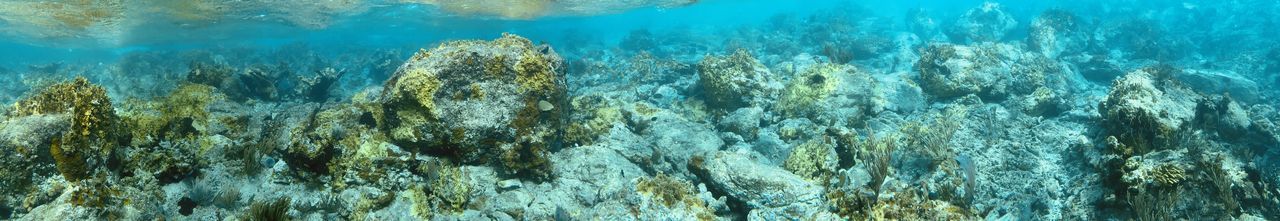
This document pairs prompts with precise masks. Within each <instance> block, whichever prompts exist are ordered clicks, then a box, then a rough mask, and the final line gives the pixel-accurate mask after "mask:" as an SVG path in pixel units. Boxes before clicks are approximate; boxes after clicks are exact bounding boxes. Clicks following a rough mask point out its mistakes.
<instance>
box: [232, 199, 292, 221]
mask: <svg viewBox="0 0 1280 221" xmlns="http://www.w3.org/2000/svg"><path fill="white" fill-rule="evenodd" d="M292 203H293V200H292V199H290V198H289V197H280V198H277V199H275V200H268V201H259V202H254V203H253V205H252V206H249V208H248V209H246V210H245V212H244V214H242V215H240V219H242V220H248V221H285V220H292V218H290V217H289V207H291V205H292Z"/></svg>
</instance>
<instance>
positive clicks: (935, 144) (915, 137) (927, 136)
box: [902, 106, 968, 166]
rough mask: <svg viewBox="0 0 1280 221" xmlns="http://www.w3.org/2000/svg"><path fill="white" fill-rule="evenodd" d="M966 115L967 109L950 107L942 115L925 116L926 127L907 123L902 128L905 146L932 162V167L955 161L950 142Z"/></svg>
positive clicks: (917, 123)
mask: <svg viewBox="0 0 1280 221" xmlns="http://www.w3.org/2000/svg"><path fill="white" fill-rule="evenodd" d="M967 114H968V109H967V107H963V106H952V107H949V108H946V109H945V110H943V113H932V114H929V115H927V116H928V117H927V118H930V119H929V121H930V122H929V123H928V125H925V124H923V123H919V122H911V123H907V125H906V126H904V127H903V128H902V133H903V134H905V140H906V143H905V145H906V146H907V147H908V148H910V149H911V150H912V151H916V152H918V153H922V154H924V155H925V156H927V157H929V159H930V160H931V161H932V162H933V164H934V166H938V165H940V164H943V163H948V162H951V161H952V160H953V159H955V155H956V154H955V151H954V150H952V149H951V140H952V139H954V137H955V134H956V131H957V130H959V129H960V125H961V120H963V119H964V118H965V116H966V115H967Z"/></svg>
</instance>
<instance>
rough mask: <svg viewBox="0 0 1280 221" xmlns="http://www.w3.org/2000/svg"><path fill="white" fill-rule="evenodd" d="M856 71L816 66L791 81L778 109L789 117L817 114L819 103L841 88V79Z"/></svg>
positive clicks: (783, 93)
mask: <svg viewBox="0 0 1280 221" xmlns="http://www.w3.org/2000/svg"><path fill="white" fill-rule="evenodd" d="M852 71H854V70H853V69H852V68H851V67H849V66H842V65H835V64H820V65H814V66H812V67H809V68H807V69H805V70H804V71H802V72H800V73H799V74H797V75H796V76H795V77H794V78H792V79H791V82H790V83H788V84H787V87H786V89H784V90H783V91H782V98H781V99H779V100H778V104H777V108H778V110H781V111H782V113H784V114H786V115H788V116H805V115H809V114H812V113H814V112H817V111H819V110H817V109H818V105H819V102H821V101H822V100H824V99H826V98H827V97H828V96H831V94H832V93H834V92H835V90H836V88H837V87H839V86H840V82H841V81H843V80H841V78H842V77H843V76H845V75H848V74H849V73H850V72H852Z"/></svg>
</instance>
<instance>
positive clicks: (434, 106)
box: [379, 35, 568, 177]
mask: <svg viewBox="0 0 1280 221" xmlns="http://www.w3.org/2000/svg"><path fill="white" fill-rule="evenodd" d="M561 63H562V61H561V59H560V57H559V56H558V55H556V54H555V52H553V51H551V49H550V48H549V47H547V46H538V45H534V44H533V43H532V42H530V41H529V40H528V39H524V38H521V37H518V36H515V35H505V36H503V37H502V38H499V39H497V40H493V41H455V42H449V43H445V44H441V45H440V46H439V47H437V48H435V49H432V50H430V51H422V52H419V53H417V54H416V55H414V56H413V58H411V59H410V60H409V61H407V62H405V65H404V66H402V67H400V69H399V70H397V71H396V74H395V75H394V76H392V78H391V80H388V81H387V84H386V90H385V91H384V92H383V96H382V100H383V102H384V103H383V108H384V109H385V111H386V112H385V113H382V116H381V117H380V119H381V120H380V121H379V122H380V124H381V125H382V126H383V127H386V128H387V129H389V135H390V137H391V139H392V140H393V141H395V142H396V143H398V144H400V145H401V146H405V147H409V148H411V149H418V150H420V151H423V152H428V153H435V154H442V155H452V156H458V157H459V158H460V159H461V160H462V161H463V162H484V161H488V160H490V159H498V160H499V161H500V162H498V163H500V164H501V165H503V166H504V168H505V170H503V171H504V172H507V173H513V174H522V175H528V176H530V177H544V176H546V175H547V174H548V171H547V169H548V168H549V162H547V160H546V157H547V155H548V154H549V151H551V150H552V149H553V148H558V146H559V145H560V142H561V140H560V139H561V138H560V135H561V132H560V131H561V130H562V129H563V128H562V125H563V124H564V122H563V121H562V115H563V114H562V111H564V109H565V106H566V105H565V104H567V102H568V101H567V100H566V99H567V98H566V97H565V86H564V83H565V82H564V73H563V71H564V70H563V69H562V67H561V66H562V64H561ZM556 106H559V108H556Z"/></svg>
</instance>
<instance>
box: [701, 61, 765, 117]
mask: <svg viewBox="0 0 1280 221" xmlns="http://www.w3.org/2000/svg"><path fill="white" fill-rule="evenodd" d="M698 70H699V72H698V85H700V86H702V89H703V90H705V91H706V92H705V94H704V95H705V98H706V99H707V101H708V103H709V104H710V106H713V107H716V108H719V109H723V110H736V109H738V108H741V107H746V106H750V104H751V103H750V102H751V100H752V99H753V98H757V97H763V96H765V95H767V94H769V93H770V90H769V87H767V86H766V84H767V83H768V81H769V80H768V78H769V76H772V74H771V73H770V72H769V68H766V67H765V66H764V65H763V64H760V61H757V60H756V59H755V58H754V57H752V56H751V54H750V53H748V52H747V51H746V50H742V49H740V50H738V51H736V52H734V53H733V54H732V55H728V56H710V55H709V56H706V57H705V58H703V59H702V61H701V62H699V63H698Z"/></svg>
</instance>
